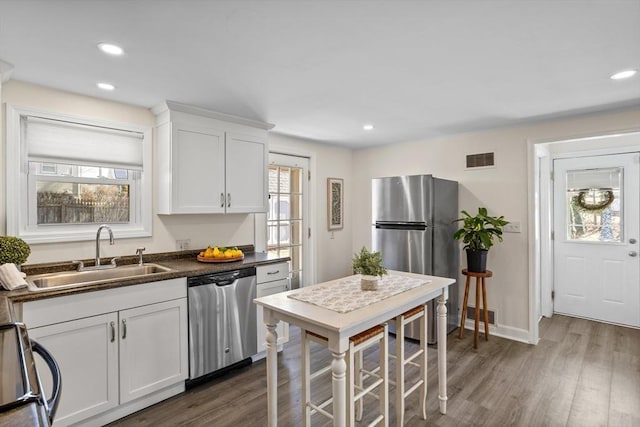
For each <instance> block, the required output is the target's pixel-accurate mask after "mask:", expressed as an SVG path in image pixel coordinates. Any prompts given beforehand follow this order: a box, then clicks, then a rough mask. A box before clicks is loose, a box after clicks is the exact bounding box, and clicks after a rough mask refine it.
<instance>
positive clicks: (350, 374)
mask: <svg viewBox="0 0 640 427" xmlns="http://www.w3.org/2000/svg"><path fill="white" fill-rule="evenodd" d="M354 353H355V352H354V351H353V344H350V345H349V354H348V355H347V357H346V359H347V375H346V376H347V396H346V397H347V402H346V403H347V405H346V406H347V408H346V409H347V417H346V418H347V425H349V426H352V425H354V424H355V402H354V401H353V396H354V395H355V393H354V388H355V387H354V382H353V381H354V376H355V375H357V376H360V372H358V365H359V363H358V357H359V355H356V354H354ZM354 365H356V366H355V369H354ZM334 403H335V400H334ZM333 415H334V418H333V421H334V424H335V421H336V417H335V411H334V414H333Z"/></svg>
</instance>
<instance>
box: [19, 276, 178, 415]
mask: <svg viewBox="0 0 640 427" xmlns="http://www.w3.org/2000/svg"><path fill="white" fill-rule="evenodd" d="M167 298H174V299H169V300H165V301H163V299H167ZM44 302H47V304H44ZM56 306H58V308H59V309H58V310H54V309H53V307H56ZM108 307H114V308H115V309H118V310H117V311H113V312H107V313H104V311H106V310H107V308H108ZM129 307H130V308H129ZM92 312H93V313H96V314H95V315H91V313H92ZM74 316H82V317H81V318H75V319H72V320H70V319H69V318H72V317H74ZM23 318H24V319H23V320H24V322H25V324H26V325H27V327H28V328H29V337H30V338H32V339H34V340H36V341H38V342H39V343H40V344H42V345H43V346H44V347H45V348H46V349H47V350H49V352H50V353H51V354H52V355H53V357H54V358H55V359H56V361H57V362H58V365H59V366H60V372H61V375H62V394H61V398H60V404H59V406H58V411H57V413H56V417H55V420H54V427H58V426H66V425H71V424H76V423H77V424H86V425H101V424H105V423H108V422H110V421H113V420H116V419H118V418H121V417H123V416H125V415H128V414H129V413H133V412H135V411H138V410H140V409H143V408H144V407H147V406H149V405H151V404H153V403H157V402H159V401H161V400H164V399H166V398H167V397H170V396H171V395H174V394H177V393H179V392H181V391H184V380H185V379H186V378H187V376H188V359H187V357H188V354H187V352H188V347H187V299H186V279H173V280H168V281H163V282H155V283H146V284H143V285H136V286H131V287H127V288H116V289H110V290H106V291H96V292H92V293H85V294H80V295H72V296H68V297H60V298H55V299H48V300H41V301H35V302H33V303H25V304H24V306H23ZM45 319H50V320H51V321H52V322H56V323H53V324H43V323H46V322H47V320H45ZM59 320H60V321H59ZM57 321H59V322H57ZM30 324H32V325H34V326H35V327H30ZM36 363H37V364H38V371H39V372H40V373H41V376H42V381H43V386H44V389H45V392H47V391H48V390H51V377H50V374H48V372H49V370H48V369H47V368H46V365H44V362H43V361H42V360H41V359H40V358H37V362H36ZM41 365H42V366H41Z"/></svg>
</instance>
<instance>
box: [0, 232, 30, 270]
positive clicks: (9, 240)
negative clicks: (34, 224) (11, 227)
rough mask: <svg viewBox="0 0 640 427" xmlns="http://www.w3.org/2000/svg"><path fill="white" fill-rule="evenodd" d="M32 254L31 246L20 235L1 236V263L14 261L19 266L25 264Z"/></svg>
mask: <svg viewBox="0 0 640 427" xmlns="http://www.w3.org/2000/svg"><path fill="white" fill-rule="evenodd" d="M30 254H31V248H30V247H29V245H28V244H27V242H25V241H24V240H22V239H21V238H19V237H13V236H0V264H6V263H8V262H12V263H14V264H15V265H17V266H20V265H22V264H24V263H25V262H26V261H27V258H29V255H30Z"/></svg>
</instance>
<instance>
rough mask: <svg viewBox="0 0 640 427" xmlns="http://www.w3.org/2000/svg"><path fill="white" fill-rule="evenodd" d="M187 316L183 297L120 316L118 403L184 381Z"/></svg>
mask: <svg viewBox="0 0 640 427" xmlns="http://www.w3.org/2000/svg"><path fill="white" fill-rule="evenodd" d="M186 313H187V300H186V298H183V299H179V300H173V301H167V302H163V303H159V304H152V305H147V306H143V307H136V308H132V309H130V310H124V311H121V312H120V313H119V317H120V323H119V325H120V330H119V334H120V403H125V402H129V401H131V400H134V399H137V398H139V397H142V396H145V395H147V394H149V393H152V392H154V391H158V390H161V389H163V388H164V387H166V386H169V385H171V384H175V383H176V382H178V381H182V380H185V379H186V377H187V376H186V374H187V372H188V369H189V368H188V365H187V354H186V351H185V350H186V349H187V342H186V338H187V337H186V333H185V332H186V331H183V330H182V329H183V326H184V325H185V322H184V320H183V317H184V318H186Z"/></svg>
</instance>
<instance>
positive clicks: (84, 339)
mask: <svg viewBox="0 0 640 427" xmlns="http://www.w3.org/2000/svg"><path fill="white" fill-rule="evenodd" d="M117 321H118V318H117V315H116V313H108V314H104V315H100V316H93V317H87V318H83V319H78V320H73V321H69V322H63V323H57V324H54V325H49V326H42V327H40V328H33V329H29V337H30V338H32V339H34V340H35V341H37V342H38V343H40V344H41V345H42V346H44V347H45V348H46V349H47V350H49V352H50V353H51V354H52V355H53V357H54V358H55V359H56V361H57V362H58V365H59V366H60V373H61V375H62V393H61V397H60V404H59V406H58V411H57V412H56V419H55V424H54V426H55V427H58V426H66V425H69V424H73V423H76V422H78V421H81V420H84V419H87V418H89V417H91V416H94V415H97V414H100V413H102V412H104V411H106V410H108V409H111V408H115V407H116V406H118V336H117V331H116V328H117ZM36 360H37V362H36V364H37V367H38V372H39V374H40V378H41V380H42V383H43V387H44V390H45V393H47V394H48V395H50V393H51V388H52V379H51V374H50V372H49V369H48V368H47V365H46V364H45V363H44V361H43V360H42V359H41V358H40V357H36Z"/></svg>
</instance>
